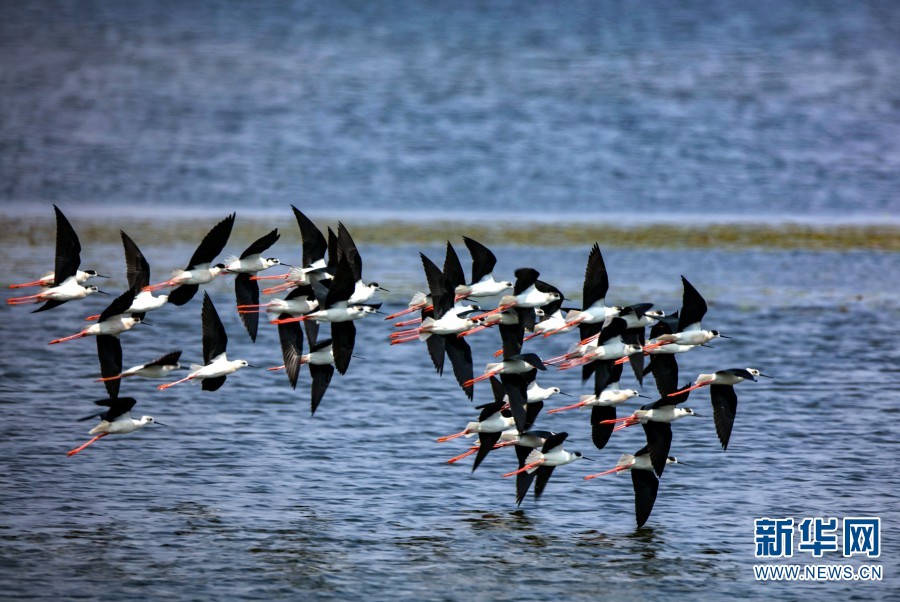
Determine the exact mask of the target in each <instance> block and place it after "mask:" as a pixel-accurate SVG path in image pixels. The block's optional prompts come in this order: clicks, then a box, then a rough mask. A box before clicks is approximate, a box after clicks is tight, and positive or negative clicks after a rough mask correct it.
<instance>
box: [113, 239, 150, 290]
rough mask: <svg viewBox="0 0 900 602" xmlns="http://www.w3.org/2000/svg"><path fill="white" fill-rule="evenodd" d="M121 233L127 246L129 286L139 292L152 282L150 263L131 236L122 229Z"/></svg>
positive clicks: (125, 246)
mask: <svg viewBox="0 0 900 602" xmlns="http://www.w3.org/2000/svg"><path fill="white" fill-rule="evenodd" d="M119 234H120V235H121V236H122V246H123V247H124V248H125V275H126V276H127V277H128V288H130V289H131V290H133V291H134V292H135V293H139V292H141V289H143V288H144V287H145V286H148V285H149V284H150V264H149V263H147V259H146V258H145V257H144V254H143V253H141V250H140V249H139V248H138V246H137V244H135V242H134V241H133V240H131V237H130V236H128V235H127V234H125V232H123V231H121V230H120V231H119Z"/></svg>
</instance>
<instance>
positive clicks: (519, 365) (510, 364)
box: [484, 360, 534, 374]
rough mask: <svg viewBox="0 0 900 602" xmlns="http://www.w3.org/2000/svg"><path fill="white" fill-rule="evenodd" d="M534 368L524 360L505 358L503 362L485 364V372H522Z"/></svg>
mask: <svg viewBox="0 0 900 602" xmlns="http://www.w3.org/2000/svg"><path fill="white" fill-rule="evenodd" d="M531 370H534V366H532V365H531V364H529V363H528V362H526V361H525V360H506V361H503V362H492V363H490V364H488V365H487V366H485V368H484V373H485V374H524V373H525V372H530V371H531Z"/></svg>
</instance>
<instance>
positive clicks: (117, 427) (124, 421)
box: [88, 412, 154, 435]
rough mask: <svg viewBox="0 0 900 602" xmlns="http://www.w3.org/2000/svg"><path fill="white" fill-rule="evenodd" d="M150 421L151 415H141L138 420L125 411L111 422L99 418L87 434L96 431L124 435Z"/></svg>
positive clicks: (92, 433) (94, 433)
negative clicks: (98, 421)
mask: <svg viewBox="0 0 900 602" xmlns="http://www.w3.org/2000/svg"><path fill="white" fill-rule="evenodd" d="M152 422H154V420H153V416H141V419H140V420H135V419H134V418H132V417H131V413H130V412H126V413H125V414H122V415H121V416H118V417H117V418H116V419H115V420H113V421H112V422H109V421H107V420H101V421H100V423H99V424H98V425H97V426H95V427H94V428H92V429H91V430H90V431H88V434H89V435H96V434H97V433H107V434H109V435H126V434H128V433H132V432H134V431H136V430H138V429H139V428H141V427H143V426H146V425H148V424H150V423H152Z"/></svg>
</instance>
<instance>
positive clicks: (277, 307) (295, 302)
mask: <svg viewBox="0 0 900 602" xmlns="http://www.w3.org/2000/svg"><path fill="white" fill-rule="evenodd" d="M317 309H319V301H318V299H311V298H309V297H296V298H294V299H272V300H271V301H269V303H268V304H266V311H267V312H268V313H273V314H288V315H291V316H302V315H305V314H308V313H310V312H312V311H316V310H317Z"/></svg>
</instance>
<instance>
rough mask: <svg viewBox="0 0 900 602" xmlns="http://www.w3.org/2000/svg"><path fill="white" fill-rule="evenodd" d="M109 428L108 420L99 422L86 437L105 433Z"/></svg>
mask: <svg viewBox="0 0 900 602" xmlns="http://www.w3.org/2000/svg"><path fill="white" fill-rule="evenodd" d="M108 428H109V421H108V420H101V421H100V424H98V425H97V426H95V427H94V428H92V429H91V430H89V431H88V435H96V434H97V433H105V432H107V429H108Z"/></svg>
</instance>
